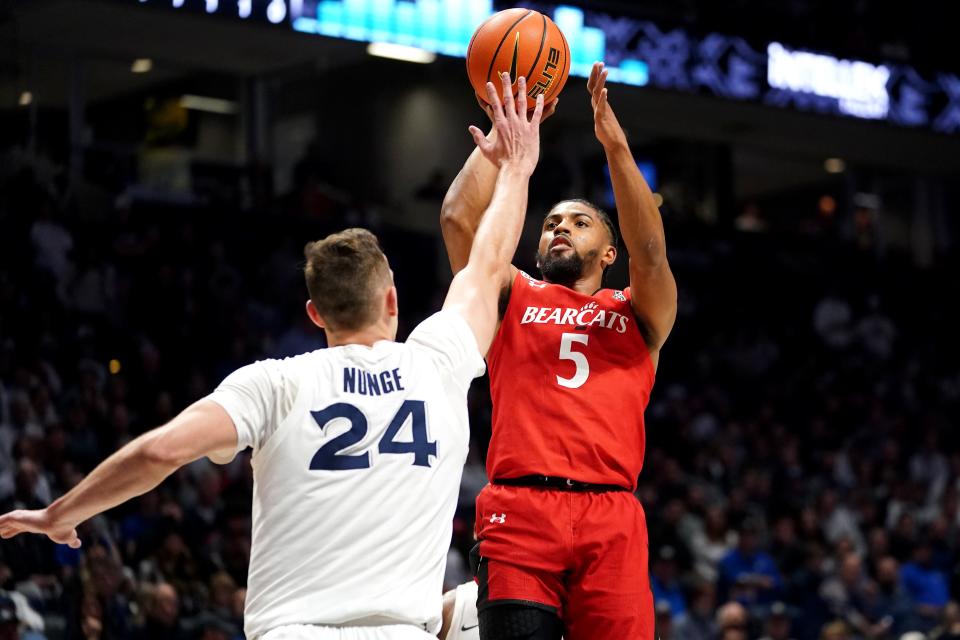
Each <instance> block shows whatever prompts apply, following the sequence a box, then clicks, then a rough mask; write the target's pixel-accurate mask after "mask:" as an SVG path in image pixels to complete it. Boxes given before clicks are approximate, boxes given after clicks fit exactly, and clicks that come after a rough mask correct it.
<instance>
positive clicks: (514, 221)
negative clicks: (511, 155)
mask: <svg viewBox="0 0 960 640" xmlns="http://www.w3.org/2000/svg"><path fill="white" fill-rule="evenodd" d="M529 183H530V174H529V173H527V172H526V171H523V170H521V169H518V168H516V167H515V166H513V165H510V164H506V165H504V167H503V168H502V169H501V170H500V172H499V174H498V175H497V179H496V183H495V189H494V192H493V197H492V199H491V200H490V206H489V207H487V210H486V212H485V213H484V214H483V220H482V221H481V222H480V228H479V229H477V234H476V237H475V238H474V247H473V251H472V252H471V253H470V264H471V266H473V267H476V268H478V269H482V270H483V271H484V272H487V273H490V274H496V273H499V272H501V271H502V270H503V269H504V268H506V267H507V266H508V265H509V264H510V261H511V259H512V258H513V254H514V253H516V251H517V245H518V244H519V243H520V234H521V232H522V231H523V219H524V215H525V214H526V211H527V190H528V186H529Z"/></svg>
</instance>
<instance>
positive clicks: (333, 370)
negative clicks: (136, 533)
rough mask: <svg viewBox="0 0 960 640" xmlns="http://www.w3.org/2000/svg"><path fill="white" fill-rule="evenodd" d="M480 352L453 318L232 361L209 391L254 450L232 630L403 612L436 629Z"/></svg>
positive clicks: (403, 618) (396, 616)
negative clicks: (239, 604) (240, 597)
mask: <svg viewBox="0 0 960 640" xmlns="http://www.w3.org/2000/svg"><path fill="white" fill-rule="evenodd" d="M483 370H484V364H483V358H482V356H481V354H480V353H479V351H478V349H477V343H476V339H475V338H474V336H473V334H472V332H471V331H470V329H469V327H468V325H467V323H466V321H465V320H463V318H461V317H460V316H459V315H457V314H455V313H453V312H443V311H441V312H440V313H437V314H434V315H433V316H431V317H430V318H428V319H427V320H425V321H424V322H423V323H421V324H420V325H419V326H418V327H417V328H416V330H414V332H413V333H412V334H411V335H410V338H409V339H408V340H407V341H406V343H397V342H389V341H381V342H378V343H376V344H375V345H374V346H372V347H366V346H362V345H347V346H342V347H335V348H330V349H321V350H319V351H314V352H311V353H306V354H303V355H300V356H297V357H294V358H287V359H285V360H264V361H260V362H257V363H255V364H252V365H249V366H247V367H243V368H242V369H238V370H237V371H236V372H234V373H233V374H231V375H230V376H229V377H227V379H226V380H224V381H223V383H222V384H221V385H220V386H219V387H218V388H217V389H216V390H215V391H214V392H213V393H212V394H211V395H210V396H209V397H210V399H212V400H214V401H215V402H217V403H218V404H220V405H221V406H223V407H224V409H226V411H227V413H229V414H230V417H231V418H232V419H233V422H234V425H235V426H236V428H237V434H238V444H237V447H238V449H237V450H238V451H239V450H242V449H244V448H246V447H248V446H249V447H252V448H253V457H252V465H253V478H254V488H253V540H252V548H251V557H250V571H249V578H248V590H247V600H246V611H245V615H244V618H245V622H244V631H245V634H246V636H247V638H249V639H250V640H257V639H258V638H260V637H261V636H262V635H263V634H264V633H266V632H267V631H269V630H270V629H275V628H277V627H281V626H285V625H314V624H315V625H334V626H336V625H345V626H352V625H357V626H367V625H396V624H408V625H413V626H415V627H418V628H420V629H422V630H424V631H425V632H429V633H431V634H436V633H437V631H438V630H439V627H440V615H441V608H442V600H441V591H442V587H443V572H444V565H445V559H446V554H447V549H448V547H449V544H450V537H451V533H452V532H451V527H452V520H453V514H454V510H455V508H456V503H457V492H458V489H459V486H460V475H461V472H462V470H463V464H464V461H465V459H466V455H467V446H468V443H469V427H468V422H467V389H468V387H469V386H470V381H471V380H472V379H473V378H475V377H477V376H479V375H482V373H483Z"/></svg>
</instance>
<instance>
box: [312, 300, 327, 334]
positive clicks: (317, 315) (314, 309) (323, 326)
mask: <svg viewBox="0 0 960 640" xmlns="http://www.w3.org/2000/svg"><path fill="white" fill-rule="evenodd" d="M307 317H308V318H310V321H311V322H313V324H315V325H317V326H318V327H320V328H321V329H326V328H327V327H326V324H325V323H324V321H323V318H321V317H320V312H319V311H317V307H316V306H314V304H313V300H307Z"/></svg>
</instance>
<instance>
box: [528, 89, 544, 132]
mask: <svg viewBox="0 0 960 640" xmlns="http://www.w3.org/2000/svg"><path fill="white" fill-rule="evenodd" d="M542 119H543V94H542V93H541V94H540V95H538V96H537V106H535V107H534V108H533V117H532V118H530V123H531V124H533V125H534V126H536V125H539V124H540V121H541V120H542Z"/></svg>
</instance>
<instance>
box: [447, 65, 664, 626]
mask: <svg viewBox="0 0 960 640" xmlns="http://www.w3.org/2000/svg"><path fill="white" fill-rule="evenodd" d="M606 77H607V72H606V71H605V70H604V68H603V64H602V63H597V64H595V65H594V67H593V70H592V72H591V74H590V79H589V81H588V84H587V89H588V90H589V92H590V94H591V99H592V104H593V114H594V129H595V132H596V136H597V139H598V140H599V141H600V143H601V145H603V148H604V151H605V152H606V156H607V161H608V163H609V165H610V175H611V178H612V181H613V190H614V196H615V198H616V205H617V212H618V217H619V222H620V225H619V226H620V231H621V233H622V235H623V241H624V244H625V245H626V248H627V251H628V252H629V254H630V286H629V288H627V289H625V290H623V291H619V290H612V289H604V288H603V287H602V281H603V275H604V271H605V270H606V269H607V267H609V266H610V265H611V264H613V262H614V260H615V259H616V257H617V244H618V242H617V234H616V229H615V228H614V226H613V224H612V223H611V222H610V218H609V217H608V216H607V215H606V214H605V213H604V212H603V211H601V210H600V209H599V208H598V207H596V206H595V205H593V204H590V203H588V202H586V201H583V200H569V201H564V202H560V203H558V204H557V205H555V206H554V207H553V208H552V209H551V210H550V212H549V213H548V214H547V216H546V218H545V219H544V221H543V228H542V233H541V237H540V244H539V250H538V253H537V266H538V268H539V269H540V271H541V277H542V280H537V279H534V278H532V277H530V276H528V275H527V274H525V273H523V272H520V271H519V270H517V269H516V268H512V269H511V270H510V273H509V274H507V275H506V277H505V278H504V280H503V282H502V291H503V294H502V297H501V321H500V322H501V323H500V327H499V329H498V332H497V336H496V339H495V340H494V342H493V345H492V346H491V347H490V350H489V352H488V353H487V361H488V366H489V371H490V389H491V395H492V397H493V437H492V439H491V441H490V450H489V453H488V456H487V475H488V477H489V478H490V481H491V484H489V485H488V486H487V487H486V488H485V489H484V490H483V492H481V494H480V497H479V498H478V500H477V537H478V539H479V541H480V543H479V545H478V550H475V551H478V553H477V554H475V555H476V556H477V557H475V558H474V561H475V565H476V576H477V581H478V584H479V593H478V597H477V607H478V610H479V622H480V637H481V640H506V639H514V638H517V639H519V638H524V639H526V640H546V639H549V640H557V639H558V638H560V637H561V635H562V636H563V637H564V638H566V640H586V639H590V640H597V639H607V638H609V639H611V640H612V639H614V638H615V639H617V640H624V639H628V640H637V639H643V640H648V639H649V640H652V638H653V633H654V632H653V627H654V612H653V602H652V595H651V592H650V585H649V581H648V577H647V527H646V520H645V516H644V513H643V509H642V507H641V505H640V503H639V502H638V501H637V499H636V498H635V497H634V495H633V493H632V492H633V491H634V490H635V489H636V484H637V476H638V475H639V473H640V469H641V466H642V464H643V454H644V441H645V435H644V423H643V412H644V410H645V408H646V406H647V402H648V400H649V397H650V391H651V388H652V387H653V381H654V373H655V371H656V368H657V363H658V360H659V353H660V349H661V347H662V346H663V344H664V342H665V340H666V339H667V336H668V334H669V333H670V330H671V329H672V327H673V323H674V320H675V319H676V312H677V287H676V282H675V281H674V278H673V274H672V273H671V271H670V267H669V265H668V263H667V255H666V249H665V240H664V232H663V223H662V221H661V219H660V212H659V211H658V209H657V206H656V204H655V203H654V200H653V194H652V193H651V192H650V189H649V187H648V186H647V184H646V182H645V181H644V179H643V176H642V175H641V174H640V171H639V170H638V169H637V165H636V162H635V161H634V159H633V156H632V154H631V152H630V148H629V146H628V144H627V139H626V135H625V134H624V132H623V129H622V128H621V127H620V124H619V122H618V121H617V118H616V116H615V115H614V113H613V110H612V109H611V107H610V105H609V103H608V102H607V89H606V87H605V81H606ZM495 178H496V168H495V167H494V166H493V165H492V164H491V163H490V162H489V161H488V160H487V159H485V158H484V156H483V154H482V153H481V152H480V151H475V152H474V153H473V154H472V155H471V156H470V158H469V159H468V160H467V162H466V164H465V165H464V167H463V169H462V170H461V171H460V174H459V175H458V176H457V178H456V179H455V180H454V182H453V184H452V185H451V187H450V189H449V191H448V193H447V197H446V199H445V201H444V206H443V213H442V216H441V225H442V229H443V237H444V242H445V243H446V247H447V253H448V256H449V258H450V264H451V267H452V268H453V271H454V273H456V272H457V271H459V270H460V269H462V268H463V267H464V265H465V264H466V262H467V258H468V257H469V255H470V247H471V244H472V242H473V234H474V232H475V230H476V228H477V225H478V224H479V221H480V218H481V216H482V214H483V211H484V209H485V208H486V206H487V203H488V202H489V200H490V197H491V194H492V193H493V187H494V180H495Z"/></svg>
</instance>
